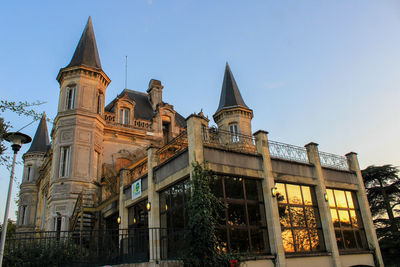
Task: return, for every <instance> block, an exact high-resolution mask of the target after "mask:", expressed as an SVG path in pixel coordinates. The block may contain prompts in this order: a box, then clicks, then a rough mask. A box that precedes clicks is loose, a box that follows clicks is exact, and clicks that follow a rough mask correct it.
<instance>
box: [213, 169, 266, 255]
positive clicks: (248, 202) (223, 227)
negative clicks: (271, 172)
mask: <svg viewBox="0 0 400 267" xmlns="http://www.w3.org/2000/svg"><path fill="white" fill-rule="evenodd" d="M215 177H217V179H218V180H219V181H220V183H219V184H220V186H222V188H221V190H222V197H221V196H219V197H218V196H216V197H218V198H219V199H220V200H221V201H222V203H223V204H224V205H225V207H226V208H225V210H224V218H221V222H222V221H224V223H225V224H220V225H216V229H217V230H219V231H221V233H222V234H224V231H225V236H226V240H222V241H226V247H223V246H222V247H221V248H220V249H221V250H222V251H224V250H225V249H226V250H227V252H233V249H232V231H233V230H242V231H243V230H246V231H247V247H248V249H247V251H248V252H250V253H252V254H269V253H270V245H269V236H268V228H267V218H266V213H265V203H264V196H263V192H262V181H261V180H260V179H256V178H250V177H244V176H236V175H235V176H233V175H227V174H216V176H215ZM226 179H238V180H237V181H239V182H240V183H241V184H242V190H243V191H242V196H241V198H233V197H232V195H229V197H228V194H227V191H228V190H227V189H226V182H225V180H226ZM214 181H215V180H214ZM234 181H236V180H234ZM246 181H254V182H255V183H256V190H260V192H257V195H259V199H258V200H252V199H248V192H247V185H246ZM211 190H213V189H212V188H211ZM212 193H213V194H214V195H215V192H213V191H212ZM229 204H231V205H232V204H233V205H242V206H244V212H245V214H244V215H245V216H244V219H245V220H244V224H242V225H234V224H230V221H229V215H230V214H229V212H230V211H229ZM252 205H256V208H262V212H260V214H259V216H260V220H261V222H262V223H261V225H257V224H251V222H250V217H249V206H252ZM254 231H260V232H261V233H263V243H264V248H263V249H262V250H256V249H255V248H254V247H255V244H256V243H255V240H253V236H252V232H254ZM242 252H245V251H240V253H242Z"/></svg>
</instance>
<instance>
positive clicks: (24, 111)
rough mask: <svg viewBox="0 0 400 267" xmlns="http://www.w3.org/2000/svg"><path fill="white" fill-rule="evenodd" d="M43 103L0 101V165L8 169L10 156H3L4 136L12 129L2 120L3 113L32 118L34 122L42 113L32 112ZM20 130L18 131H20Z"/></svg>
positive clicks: (4, 148) (4, 147)
mask: <svg viewBox="0 0 400 267" xmlns="http://www.w3.org/2000/svg"><path fill="white" fill-rule="evenodd" d="M44 103H45V102H39V101H36V102H32V103H29V102H26V101H25V102H22V101H19V102H14V101H7V100H0V165H6V166H7V167H9V166H8V165H9V162H10V160H11V157H10V156H6V155H4V151H5V150H6V149H7V147H6V146H5V145H4V142H3V141H4V139H3V137H4V135H5V134H6V133H7V131H8V130H9V129H10V128H12V126H11V125H10V123H9V122H7V121H5V120H4V118H3V113H4V112H6V111H9V112H13V113H16V114H18V115H19V116H21V115H22V116H26V117H31V118H33V120H34V121H36V120H39V119H40V118H41V117H42V115H43V113H38V112H36V111H35V110H34V107H36V106H40V105H42V104H44ZM25 127H26V126H25ZM20 130H22V129H19V130H18V131H20Z"/></svg>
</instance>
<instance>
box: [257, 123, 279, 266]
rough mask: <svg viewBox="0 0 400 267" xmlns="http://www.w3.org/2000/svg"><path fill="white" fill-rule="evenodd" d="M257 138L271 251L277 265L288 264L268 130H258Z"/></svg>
mask: <svg viewBox="0 0 400 267" xmlns="http://www.w3.org/2000/svg"><path fill="white" fill-rule="evenodd" d="M254 136H255V139H256V149H257V152H258V153H259V154H261V155H262V158H263V165H262V166H263V172H264V173H263V176H264V179H263V181H262V188H263V195H264V203H265V214H266V217H267V227H268V238H269V244H270V248H271V253H273V254H275V255H276V259H275V266H282V267H283V266H286V258H285V250H284V248H283V241H282V234H281V225H280V222H279V210H278V201H277V198H276V197H273V196H272V192H271V190H272V188H274V187H275V181H274V176H273V174H272V162H271V156H270V154H269V148H268V132H265V131H261V130H260V131H257V132H256V133H254Z"/></svg>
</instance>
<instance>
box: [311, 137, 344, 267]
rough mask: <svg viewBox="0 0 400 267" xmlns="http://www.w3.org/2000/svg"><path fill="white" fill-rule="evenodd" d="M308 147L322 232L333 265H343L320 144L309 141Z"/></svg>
mask: <svg viewBox="0 0 400 267" xmlns="http://www.w3.org/2000/svg"><path fill="white" fill-rule="evenodd" d="M305 147H306V149H307V156H308V161H309V162H310V163H311V164H312V165H314V173H315V176H316V182H317V185H316V186H315V195H316V197H317V204H318V209H319V214H320V217H321V225H322V232H323V233H324V239H325V246H326V250H327V251H328V252H330V253H331V258H332V266H338V267H339V266H341V262H340V255H339V249H338V246H337V242H336V236H335V228H334V227H333V222H332V216H331V211H330V208H329V203H328V201H326V200H325V194H326V186H325V178H324V175H323V172H322V167H321V162H320V159H319V151H318V144H316V143H309V144H307V145H305Z"/></svg>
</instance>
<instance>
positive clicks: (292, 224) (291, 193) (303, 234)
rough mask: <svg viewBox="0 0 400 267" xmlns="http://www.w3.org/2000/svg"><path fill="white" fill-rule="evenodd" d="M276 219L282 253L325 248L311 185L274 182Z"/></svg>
mask: <svg viewBox="0 0 400 267" xmlns="http://www.w3.org/2000/svg"><path fill="white" fill-rule="evenodd" d="M275 186H276V188H277V192H278V194H277V199H278V203H279V204H278V209H279V221H280V223H281V230H282V240H283V247H284V249H285V252H288V253H290V252H311V251H323V250H325V246H324V240H323V234H322V227H321V223H320V218H319V213H318V207H317V204H316V200H315V195H314V191H313V190H312V188H311V187H310V186H305V185H294V184H282V183H277V184H276V185H275Z"/></svg>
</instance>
